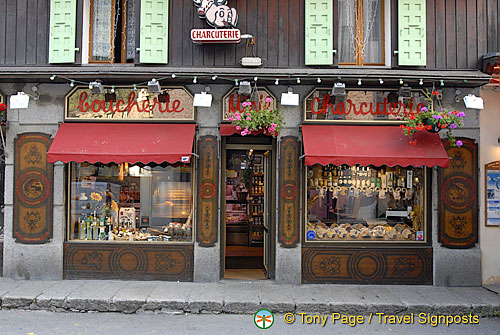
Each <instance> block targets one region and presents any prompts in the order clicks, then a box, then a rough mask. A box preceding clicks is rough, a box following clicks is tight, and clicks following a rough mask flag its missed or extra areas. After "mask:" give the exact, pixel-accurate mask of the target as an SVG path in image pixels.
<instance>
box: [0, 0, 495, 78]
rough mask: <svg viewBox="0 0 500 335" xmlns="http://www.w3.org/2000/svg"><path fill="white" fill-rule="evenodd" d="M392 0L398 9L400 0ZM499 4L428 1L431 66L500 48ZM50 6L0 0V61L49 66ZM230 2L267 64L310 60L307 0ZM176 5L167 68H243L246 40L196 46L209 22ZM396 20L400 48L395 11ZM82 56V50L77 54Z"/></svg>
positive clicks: (182, 1)
mask: <svg viewBox="0 0 500 335" xmlns="http://www.w3.org/2000/svg"><path fill="white" fill-rule="evenodd" d="M135 1H137V2H138V3H140V0H135ZM387 1H391V6H392V15H396V14H397V11H396V7H397V0H387ZM336 2H337V1H335V3H336ZM499 2H500V0H427V68H429V69H436V68H437V69H456V68H459V69H463V68H478V67H479V66H480V57H481V56H482V55H483V54H485V53H488V52H493V51H498V50H500V23H499V18H500V5H499ZM49 4H50V0H0V13H4V14H5V15H3V16H2V18H1V19H0V65H15V66H23V65H27V66H32V65H48V36H49ZM229 5H230V6H233V7H236V8H237V11H238V14H239V18H240V19H239V23H238V27H239V29H241V31H242V33H249V34H252V35H254V36H255V37H256V46H255V53H256V55H257V56H259V57H261V58H262V59H263V61H264V66H266V67H304V66H305V65H304V38H305V36H304V0H229ZM170 7H171V8H170V28H169V30H170V31H169V64H168V66H175V67H178V66H202V67H210V66H221V67H234V66H236V67H239V64H238V62H239V60H240V58H241V57H243V56H244V54H245V45H244V42H242V43H241V44H240V45H218V46H217V45H216V46H213V45H212V46H210V45H204V46H200V45H194V44H193V43H192V42H191V40H190V37H189V31H190V30H191V29H192V28H202V27H208V25H207V24H206V23H205V22H204V20H202V19H200V18H199V17H198V15H197V13H196V9H195V6H194V5H193V1H192V0H174V1H172V0H171V1H170ZM82 8H83V0H78V13H77V16H78V23H77V29H78V30H77V47H80V48H81V43H82V42H81V30H82ZM334 10H335V11H336V7H335V8H334ZM335 20H337V15H335ZM334 25H335V24H334ZM392 26H393V29H392V34H391V35H392V40H393V48H392V49H393V50H394V49H395V47H394V46H395V45H396V41H395V38H396V34H397V19H395V17H393V18H392ZM249 54H251V49H249ZM80 56H81V55H80V54H79V53H77V59H80Z"/></svg>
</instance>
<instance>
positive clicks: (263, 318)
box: [253, 309, 274, 329]
mask: <svg viewBox="0 0 500 335" xmlns="http://www.w3.org/2000/svg"><path fill="white" fill-rule="evenodd" d="M253 321H254V322H255V325H256V326H257V327H258V328H260V329H267V328H271V326H272V325H273V323H274V315H273V313H271V312H270V311H269V310H267V309H261V310H259V311H257V313H255V314H254V316H253Z"/></svg>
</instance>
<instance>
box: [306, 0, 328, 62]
mask: <svg viewBox="0 0 500 335" xmlns="http://www.w3.org/2000/svg"><path fill="white" fill-rule="evenodd" d="M305 10H306V18H305V21H306V22H305V28H306V45H305V47H306V59H305V60H306V65H332V64H333V0H306V7H305Z"/></svg>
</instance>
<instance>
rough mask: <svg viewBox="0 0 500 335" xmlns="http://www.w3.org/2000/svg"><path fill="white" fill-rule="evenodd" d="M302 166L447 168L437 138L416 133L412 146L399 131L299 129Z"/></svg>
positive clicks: (380, 128) (377, 128)
mask: <svg viewBox="0 0 500 335" xmlns="http://www.w3.org/2000/svg"><path fill="white" fill-rule="evenodd" d="M302 137H303V139H304V151H305V164H306V165H314V164H321V165H328V164H334V165H341V164H347V165H356V164H360V165H363V166H366V165H375V166H381V165H388V166H395V165H400V166H403V167H404V166H409V165H412V166H428V167H432V166H441V167H447V166H448V163H449V158H448V155H447V153H446V150H445V149H444V147H443V144H442V142H441V139H440V138H439V135H438V134H436V133H429V132H427V131H418V132H417V133H415V135H414V138H415V139H416V140H417V144H416V145H411V144H409V143H408V137H407V136H404V134H403V131H402V130H401V128H400V127H394V126H337V125H335V126H333V125H328V126H327V125H303V126H302Z"/></svg>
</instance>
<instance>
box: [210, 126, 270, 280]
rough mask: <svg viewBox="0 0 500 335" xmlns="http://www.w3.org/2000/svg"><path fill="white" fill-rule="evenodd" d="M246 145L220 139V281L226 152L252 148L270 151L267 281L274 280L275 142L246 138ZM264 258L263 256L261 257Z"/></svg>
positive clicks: (222, 271) (223, 264)
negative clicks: (257, 141)
mask: <svg viewBox="0 0 500 335" xmlns="http://www.w3.org/2000/svg"><path fill="white" fill-rule="evenodd" d="M246 140H247V141H248V143H241V144H227V143H226V137H224V136H222V139H221V142H220V143H221V144H220V145H221V151H220V152H221V155H220V157H221V162H220V164H219V166H220V178H219V180H220V182H219V190H220V192H219V194H220V206H219V208H220V216H219V220H220V225H219V227H220V229H219V231H220V239H219V240H220V275H219V278H220V279H224V272H225V267H226V219H225V218H226V202H225V199H226V152H227V150H245V149H250V148H254V149H255V150H269V151H270V160H271V171H270V172H271V176H270V177H269V178H270V180H271V182H272V183H271V186H270V188H269V193H270V194H269V199H270V203H271V206H270V207H269V218H270V221H271V222H270V223H269V227H270V229H269V230H270V231H269V239H270V243H269V244H270V250H269V258H270V259H269V271H268V273H267V277H268V279H274V277H275V257H276V208H277V207H276V176H277V175H276V166H277V165H276V164H277V162H276V157H277V155H276V154H277V152H276V148H277V145H276V140H273V142H272V144H270V145H267V144H260V143H256V144H252V138H251V137H248V138H247V139H246ZM263 257H264V256H263Z"/></svg>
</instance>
